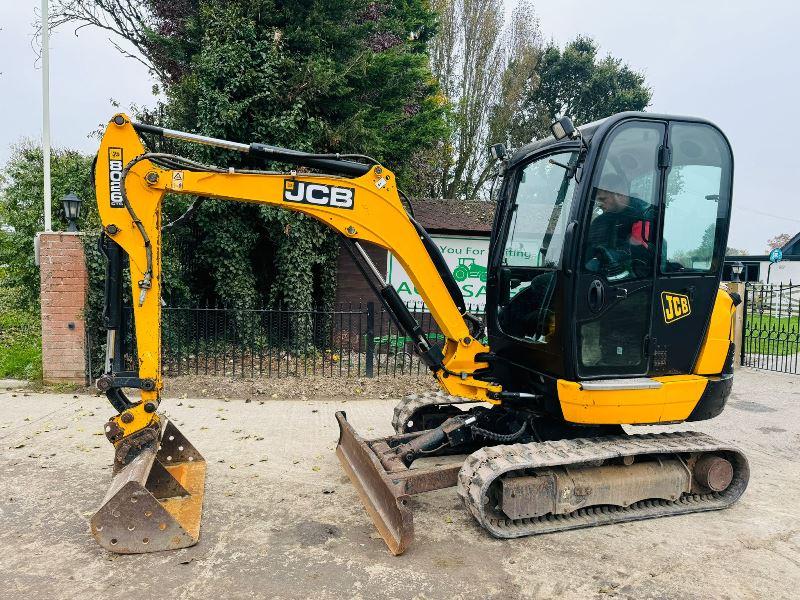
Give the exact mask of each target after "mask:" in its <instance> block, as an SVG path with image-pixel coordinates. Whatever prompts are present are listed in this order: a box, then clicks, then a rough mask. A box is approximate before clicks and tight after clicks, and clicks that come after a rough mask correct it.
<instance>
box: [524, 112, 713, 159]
mask: <svg viewBox="0 0 800 600" xmlns="http://www.w3.org/2000/svg"><path fill="white" fill-rule="evenodd" d="M626 119H643V120H648V121H684V122H692V123H704V124H706V125H711V126H712V127H714V128H715V129H717V130H719V127H717V126H716V125H715V124H714V123H712V122H711V121H708V120H706V119H700V118H697V117H686V116H680V115H666V114H660V113H648V112H640V111H626V112H621V113H617V114H615V115H611V116H610V117H606V118H605V119H600V120H598V121H592V122H591V123H587V124H586V125H581V126H579V127H578V130H579V131H580V132H581V135H582V136H583V139H584V141H585V142H586V144H588V145H591V142H592V138H594V137H595V136H598V135H599V136H602V135H603V134H605V133H606V132H607V131H608V130H609V129H611V128H612V127H613V126H614V125H616V124H617V123H619V122H620V121H624V120H626ZM720 132H721V130H720ZM723 135H724V134H723ZM579 145H580V142H578V141H577V140H569V139H567V140H560V141H559V140H556V139H555V138H554V137H553V136H549V137H546V138H544V139H541V140H534V141H533V142H530V143H529V144H525V145H524V146H522V147H521V148H519V149H518V150H517V151H515V152H514V154H512V155H511V159H510V160H509V163H508V166H509V167H512V166H514V165H516V164H517V163H519V162H522V161H523V160H525V159H527V158H528V157H529V156H530V155H531V154H534V153H536V152H538V151H540V150H542V149H545V148H549V147H551V146H552V147H554V148H556V147H559V148H562V147H563V148H564V149H567V148H577V147H579Z"/></svg>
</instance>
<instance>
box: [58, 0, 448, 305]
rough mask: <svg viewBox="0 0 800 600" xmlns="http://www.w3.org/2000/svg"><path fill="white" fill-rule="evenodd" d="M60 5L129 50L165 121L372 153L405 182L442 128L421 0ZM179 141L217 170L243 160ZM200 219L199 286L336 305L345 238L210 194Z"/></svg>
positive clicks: (129, 0)
mask: <svg viewBox="0 0 800 600" xmlns="http://www.w3.org/2000/svg"><path fill="white" fill-rule="evenodd" d="M58 12H59V14H60V15H61V22H62V23H63V22H71V23H76V24H79V25H83V24H89V25H94V26H98V27H103V28H106V29H110V30H112V31H114V32H115V33H116V34H118V35H119V36H121V37H122V38H124V39H127V40H128V41H130V42H131V43H133V44H134V46H135V47H136V48H137V50H138V51H139V52H140V54H141V55H140V56H139V58H140V59H141V60H143V61H144V62H146V64H148V65H149V66H150V67H151V68H152V69H153V72H154V73H155V74H156V75H157V77H158V79H159V82H160V87H161V91H162V92H163V94H164V98H165V100H164V102H163V104H162V105H161V106H159V107H157V109H156V110H154V111H152V112H151V114H150V115H148V116H149V118H151V119H156V120H158V121H160V122H161V123H163V124H165V125H167V124H168V125H169V126H170V127H174V128H182V129H188V130H191V131H196V132H199V133H203V134H205V135H211V136H215V137H222V138H228V139H233V140H240V141H244V142H251V141H259V142H265V143H269V144H274V145H279V146H286V147H290V148H295V149H298V150H306V151H315V152H359V153H363V154H368V155H370V156H374V157H375V158H376V159H378V160H380V161H382V162H384V163H385V164H386V165H387V166H389V167H390V168H392V169H393V170H395V172H397V174H398V178H399V183H400V185H401V187H403V186H404V185H408V186H413V184H414V181H415V178H414V173H413V172H412V169H413V163H412V157H414V156H419V154H420V152H424V151H425V149H426V148H430V147H433V146H434V145H436V144H437V142H438V141H439V140H441V139H443V138H444V137H445V136H446V124H445V121H444V118H443V115H444V111H445V103H444V101H443V99H442V98H441V97H440V96H437V89H438V88H437V84H436V82H435V80H434V79H433V77H432V76H431V73H430V70H429V67H428V59H427V54H426V48H427V44H428V41H429V39H430V37H431V35H432V33H433V30H434V24H435V18H434V14H433V13H432V12H431V11H430V10H429V8H428V3H427V1H426V0H404V1H383V2H375V1H367V0H329V1H326V2H318V1H312V0H299V1H292V2H286V1H280V0H243V1H240V2H227V1H225V0H184V1H175V0H142V1H136V0H63V1H62V2H61V3H60V6H59V8H58ZM174 149H175V150H177V151H183V152H187V151H191V152H194V154H193V156H194V158H198V159H201V160H206V161H211V162H215V163H217V164H236V165H241V164H243V163H242V161H243V160H245V159H244V158H242V157H240V156H230V155H228V154H224V153H222V152H219V151H214V150H210V149H206V148H200V149H193V150H187V149H186V148H180V147H176V148H174ZM248 166H250V167H268V166H275V165H263V164H261V165H254V164H249V165H248ZM283 167H284V168H285V165H284V166H283ZM197 225H198V229H199V235H200V237H201V240H202V244H199V245H198V246H197V252H196V257H195V258H196V259H197V262H198V268H197V271H198V272H199V273H200V278H199V279H198V280H197V282H198V284H199V283H205V284H206V286H205V287H204V288H203V286H199V287H200V288H202V289H200V290H198V292H199V293H200V294H204V295H206V296H207V297H208V296H213V297H214V298H215V299H219V300H222V301H224V302H226V303H229V304H231V305H233V306H236V307H240V308H245V307H251V306H254V305H255V304H258V303H260V302H271V303H285V304H287V305H288V306H289V307H290V308H293V309H300V310H305V309H309V308H312V306H313V305H314V304H329V303H330V302H331V300H332V298H333V293H334V271H335V267H336V264H335V263H336V260H335V256H336V251H337V245H336V241H335V238H334V237H333V236H332V235H331V234H330V233H329V232H328V231H327V230H325V229H324V228H323V227H322V226H321V225H320V224H318V223H316V222H315V221H313V220H311V219H309V218H306V217H303V216H301V215H295V214H288V213H286V212H285V211H279V210H276V209H269V208H259V207H255V206H245V205H240V204H234V203H229V202H224V201H210V202H206V203H205V204H204V205H203V207H202V208H201V210H200V211H199V213H198V216H197ZM209 274H210V277H208V275H209Z"/></svg>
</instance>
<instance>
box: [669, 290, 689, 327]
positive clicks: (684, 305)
mask: <svg viewBox="0 0 800 600" xmlns="http://www.w3.org/2000/svg"><path fill="white" fill-rule="evenodd" d="M661 308H662V309H663V310H664V322H665V323H674V322H675V321H677V320H678V319H682V318H683V317H688V316H689V315H690V314H692V305H691V304H689V296H686V295H685V294H675V293H673V292H661Z"/></svg>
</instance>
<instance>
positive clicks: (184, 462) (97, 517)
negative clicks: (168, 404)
mask: <svg viewBox="0 0 800 600" xmlns="http://www.w3.org/2000/svg"><path fill="white" fill-rule="evenodd" d="M205 479H206V461H205V459H203V456H202V455H201V454H200V453H199V452H198V451H197V450H196V449H195V448H194V446H192V445H191V444H190V443H189V441H188V440H187V439H186V438H185V437H184V436H183V434H182V433H181V432H180V431H178V428H177V427H175V425H174V424H173V423H172V422H167V425H166V426H165V427H164V428H163V432H161V431H158V434H157V435H155V436H150V439H147V440H145V441H144V442H142V443H141V444H139V445H137V446H136V449H135V450H128V456H127V457H126V458H125V464H124V466H119V465H117V462H116V461H115V474H114V477H113V479H112V481H111V487H110V488H109V490H108V493H106V496H105V498H104V499H103V504H102V506H101V507H100V509H99V510H98V511H97V512H96V513H95V514H94V516H93V517H92V519H91V530H92V535H93V536H94V538H95V539H96V540H97V542H98V543H99V544H100V545H101V546H102V547H103V548H105V549H106V550H110V551H111V552H116V553H118V554H139V553H144V552H158V551H159V550H176V549H178V548H186V547H187V546H193V545H194V544H196V543H197V540H198V539H199V538H200V520H201V518H202V512H203V495H204V491H205Z"/></svg>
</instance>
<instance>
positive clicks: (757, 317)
mask: <svg viewBox="0 0 800 600" xmlns="http://www.w3.org/2000/svg"><path fill="white" fill-rule="evenodd" d="M798 320H800V285H792V284H791V283H789V284H764V283H748V284H747V286H746V287H745V297H744V323H743V332H742V357H741V358H742V365H744V366H747V367H755V368H757V369H767V370H770V371H780V372H782V373H794V374H798V373H800V359H799V358H798V353H800V334H798Z"/></svg>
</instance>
